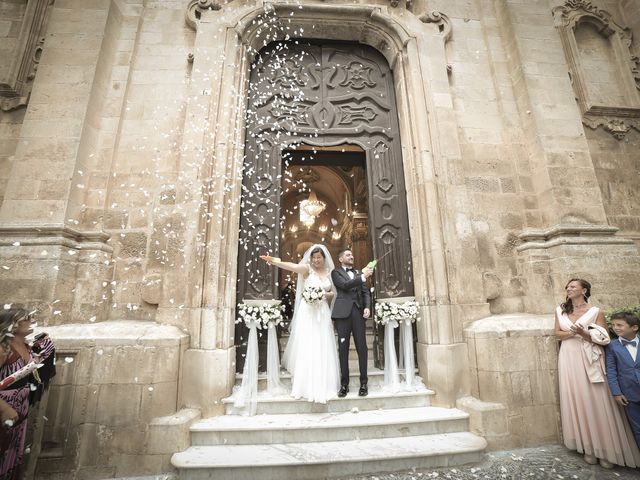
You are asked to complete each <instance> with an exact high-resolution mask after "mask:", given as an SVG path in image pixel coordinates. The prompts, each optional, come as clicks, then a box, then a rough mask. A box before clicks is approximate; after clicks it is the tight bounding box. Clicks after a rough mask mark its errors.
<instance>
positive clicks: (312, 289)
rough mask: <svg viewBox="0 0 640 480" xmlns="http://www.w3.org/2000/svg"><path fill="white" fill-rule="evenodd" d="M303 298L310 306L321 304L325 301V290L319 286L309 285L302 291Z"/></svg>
mask: <svg viewBox="0 0 640 480" xmlns="http://www.w3.org/2000/svg"><path fill="white" fill-rule="evenodd" d="M302 298H304V301H305V302H307V303H308V304H309V305H313V304H315V303H318V302H320V301H321V300H323V299H324V289H323V288H321V287H318V286H313V285H309V286H308V287H304V290H302Z"/></svg>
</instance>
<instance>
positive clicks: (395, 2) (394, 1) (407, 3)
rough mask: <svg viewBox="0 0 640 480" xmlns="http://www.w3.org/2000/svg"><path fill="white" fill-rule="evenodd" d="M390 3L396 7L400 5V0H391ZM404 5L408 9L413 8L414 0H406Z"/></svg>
mask: <svg viewBox="0 0 640 480" xmlns="http://www.w3.org/2000/svg"><path fill="white" fill-rule="evenodd" d="M389 4H390V5H391V6H392V7H393V8H396V7H397V6H398V5H400V0H389ZM404 5H405V7H406V8H407V10H411V9H413V0H405V2H404Z"/></svg>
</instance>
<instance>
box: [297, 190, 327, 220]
mask: <svg viewBox="0 0 640 480" xmlns="http://www.w3.org/2000/svg"><path fill="white" fill-rule="evenodd" d="M326 207H327V204H326V203H324V202H323V201H322V200H318V197H316V194H315V192H314V191H313V190H312V191H311V193H309V198H308V199H306V200H302V201H301V202H300V208H301V209H302V210H304V213H306V214H307V215H309V217H311V218H312V219H313V220H312V223H313V221H315V219H316V217H317V216H318V215H320V214H321V213H322V212H323V211H324V209H325V208H326Z"/></svg>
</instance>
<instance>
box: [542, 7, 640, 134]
mask: <svg viewBox="0 0 640 480" xmlns="http://www.w3.org/2000/svg"><path fill="white" fill-rule="evenodd" d="M552 12H553V16H554V21H555V26H556V28H557V29H558V31H559V33H560V38H561V40H562V45H563V47H564V51H565V55H566V57H567V63H568V64H569V77H570V79H571V84H572V86H573V88H574V91H575V93H576V100H577V101H578V104H579V105H580V108H581V110H582V122H583V124H584V125H586V126H588V127H589V128H594V129H595V128H598V127H599V126H603V127H604V129H605V130H606V131H608V132H609V133H611V134H612V135H613V136H614V137H616V138H617V139H619V140H621V139H623V138H624V137H625V135H626V133H627V132H628V131H629V129H630V127H633V128H638V127H637V125H638V121H637V120H635V119H637V118H640V94H639V93H638V90H640V60H639V59H638V56H636V55H633V53H632V51H631V43H632V35H631V31H630V30H629V29H628V28H624V27H622V26H620V25H618V24H617V23H616V22H615V21H614V20H613V18H612V16H611V14H610V13H608V12H607V11H606V10H603V9H601V8H598V7H597V6H595V5H593V4H592V3H591V2H590V1H587V0H567V1H566V2H565V4H564V5H562V6H558V7H555V8H554V9H553V10H552ZM581 24H589V25H591V26H592V27H594V28H595V29H596V31H597V32H598V33H599V34H600V35H602V37H604V38H606V39H608V41H609V46H610V47H611V49H612V50H613V55H612V59H613V61H615V62H616V63H618V65H619V67H620V68H618V70H617V71H616V72H614V75H615V76H617V78H618V79H619V81H620V83H621V88H620V89H619V90H620V94H621V95H623V98H624V105H598V104H596V100H594V98H593V97H592V95H591V94H590V92H589V85H588V81H587V77H586V75H585V73H584V72H585V71H584V69H583V66H582V63H581V59H580V53H579V50H578V44H577V41H576V37H575V30H576V28H578V27H579V26H580V25H581ZM620 73H622V75H620Z"/></svg>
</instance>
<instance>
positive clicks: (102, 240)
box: [0, 224, 113, 253]
mask: <svg viewBox="0 0 640 480" xmlns="http://www.w3.org/2000/svg"><path fill="white" fill-rule="evenodd" d="M109 238H110V235H109V234H108V233H105V232H102V231H91V230H85V231H82V230H76V229H75V228H71V227H69V226H67V225H59V224H37V225H29V224H22V225H19V224H0V246H9V245H15V244H16V242H19V244H20V245H61V246H65V247H69V248H76V249H82V250H101V251H104V252H109V253H110V252H112V251H113V248H112V247H111V246H110V245H108V244H107V241H108V240H109Z"/></svg>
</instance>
